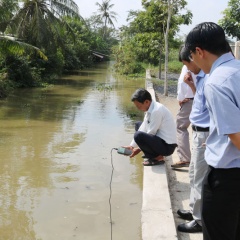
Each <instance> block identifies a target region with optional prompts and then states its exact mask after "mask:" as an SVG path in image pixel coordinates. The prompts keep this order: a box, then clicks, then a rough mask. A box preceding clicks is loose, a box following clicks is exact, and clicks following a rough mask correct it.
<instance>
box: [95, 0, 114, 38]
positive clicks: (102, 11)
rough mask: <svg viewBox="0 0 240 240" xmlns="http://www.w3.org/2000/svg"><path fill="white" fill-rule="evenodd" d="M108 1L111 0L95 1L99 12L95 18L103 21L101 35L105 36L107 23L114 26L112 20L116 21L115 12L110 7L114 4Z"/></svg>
mask: <svg viewBox="0 0 240 240" xmlns="http://www.w3.org/2000/svg"><path fill="white" fill-rule="evenodd" d="M110 1H111V0H103V1H102V4H100V3H98V2H97V3H96V5H97V6H98V12H99V14H98V15H97V19H98V20H99V21H101V22H103V23H104V31H103V36H105V34H106V32H107V23H108V24H110V25H111V26H113V27H114V23H113V20H115V21H117V18H116V16H117V13H116V12H114V11H111V8H112V7H113V6H114V4H111V3H110Z"/></svg>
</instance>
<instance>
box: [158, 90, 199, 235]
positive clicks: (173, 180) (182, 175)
mask: <svg viewBox="0 0 240 240" xmlns="http://www.w3.org/2000/svg"><path fill="white" fill-rule="evenodd" d="M157 98H158V100H159V102H161V103H162V104H164V105H165V106H166V107H167V108H168V109H169V110H170V111H171V112H172V114H173V116H174V117H176V114H177V111H178V109H179V105H178V102H177V99H176V98H175V97H164V96H162V95H159V94H157ZM189 134H190V143H191V129H189ZM168 159H169V161H166V168H167V173H168V183H169V193H170V198H171V203H172V211H173V215H174V220H175V224H176V226H177V225H178V224H181V223H184V222H185V220H183V219H181V218H179V217H178V215H177V213H176V212H177V210H178V209H184V210H188V209H189V195H190V193H189V190H190V187H189V177H188V168H187V167H186V168H180V169H178V170H173V169H172V168H171V164H172V162H177V161H178V160H179V159H178V156H177V153H176V151H175V152H174V154H173V155H172V158H168ZM177 234H178V239H179V240H202V239H203V236H202V233H191V234H188V233H181V232H178V231H177Z"/></svg>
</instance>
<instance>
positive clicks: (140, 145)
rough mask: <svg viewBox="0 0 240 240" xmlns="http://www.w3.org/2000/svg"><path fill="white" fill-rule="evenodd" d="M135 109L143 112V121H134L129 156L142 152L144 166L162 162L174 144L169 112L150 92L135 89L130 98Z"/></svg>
mask: <svg viewBox="0 0 240 240" xmlns="http://www.w3.org/2000/svg"><path fill="white" fill-rule="evenodd" d="M131 101H132V102H133V103H134V105H135V106H136V108H137V109H139V110H140V111H143V112H145V116H144V119H143V122H140V123H139V122H138V123H136V126H135V129H136V132H135V134H134V138H133V140H132V142H131V143H130V146H126V148H128V149H131V150H132V154H131V155H130V158H132V157H134V156H136V155H137V154H138V153H139V152H141V151H142V152H143V154H144V155H143V158H145V161H144V162H143V165H144V166H152V165H158V164H162V163H164V156H169V155H171V154H172V153H173V152H174V150H175V148H176V147H177V144H176V125H175V121H174V118H173V116H172V114H171V112H170V111H169V110H168V109H167V108H166V107H165V106H164V105H163V104H161V103H159V102H156V101H153V100H152V97H151V94H150V93H149V92H148V91H147V90H145V89H143V88H139V89H137V90H136V91H135V92H134V93H133V95H132V98H131Z"/></svg>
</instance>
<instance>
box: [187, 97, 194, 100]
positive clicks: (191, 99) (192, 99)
mask: <svg viewBox="0 0 240 240" xmlns="http://www.w3.org/2000/svg"><path fill="white" fill-rule="evenodd" d="M186 99H188V100H193V99H194V98H193V97H192V98H186Z"/></svg>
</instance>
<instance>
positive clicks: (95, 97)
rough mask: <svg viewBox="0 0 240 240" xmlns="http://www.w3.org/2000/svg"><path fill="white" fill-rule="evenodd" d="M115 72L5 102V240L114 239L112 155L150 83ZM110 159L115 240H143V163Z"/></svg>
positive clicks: (1, 233)
mask: <svg viewBox="0 0 240 240" xmlns="http://www.w3.org/2000/svg"><path fill="white" fill-rule="evenodd" d="M110 65H111V64H109V63H108V64H106V63H103V64H100V65H98V66H96V68H94V69H90V70H86V71H81V72H79V73H76V75H71V76H66V77H64V78H63V79H61V80H60V81H59V84H58V85H56V86H53V87H51V88H47V89H45V90H44V89H30V90H28V89H27V90H26V89H25V90H18V91H16V92H15V93H14V94H13V96H11V97H9V98H8V99H7V100H3V101H0V165H1V168H0V187H1V191H0V239H1V240H30V239H31V240H35V239H41V240H68V239H78V240H79V239H81V240H95V239H96V240H106V239H111V238H110V223H109V221H110V220H109V215H110V207H109V196H110V195H109V193H110V190H109V184H110V177H111V171H112V166H111V149H112V148H113V147H118V146H121V145H126V144H128V143H129V142H130V141H131V138H132V135H133V132H134V121H135V120H132V119H130V117H129V114H130V113H132V112H133V111H134V112H136V113H137V111H136V110H135V108H134V106H133V104H132V103H131V101H130V96H131V94H132V92H133V91H134V90H135V89H136V88H138V87H143V86H144V81H143V80H131V81H130V80H127V79H124V78H116V77H114V76H113V73H112V71H111V66H110ZM100 83H105V86H111V87H112V89H111V90H109V91H107V90H105V91H104V90H103V87H102V86H101V85H100ZM104 89H106V88H105V87H104ZM140 119H141V115H140ZM138 120H139V119H138ZM112 160H113V164H114V173H113V182H112V198H111V203H112V219H113V222H114V224H113V229H112V231H113V232H112V236H113V238H112V239H113V240H140V239H141V205H142V170H143V169H142V165H141V162H142V161H141V158H140V156H139V157H138V158H135V159H129V158H128V157H124V156H122V155H118V154H117V153H116V151H113V152H112Z"/></svg>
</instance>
